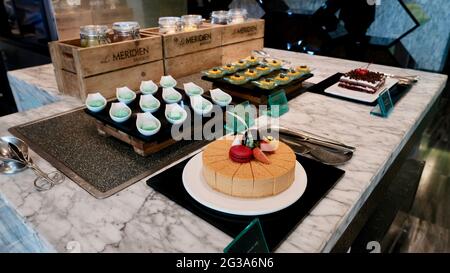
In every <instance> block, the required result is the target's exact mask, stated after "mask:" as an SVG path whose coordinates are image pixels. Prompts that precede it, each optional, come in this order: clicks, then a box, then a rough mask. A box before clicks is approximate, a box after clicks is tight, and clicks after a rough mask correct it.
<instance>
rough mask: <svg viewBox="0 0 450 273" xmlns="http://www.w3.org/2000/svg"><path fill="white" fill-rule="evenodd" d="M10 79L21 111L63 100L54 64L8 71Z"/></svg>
mask: <svg viewBox="0 0 450 273" xmlns="http://www.w3.org/2000/svg"><path fill="white" fill-rule="evenodd" d="M8 81H9V85H10V87H11V91H12V93H13V96H14V100H15V102H16V105H17V109H18V110H19V112H23V111H27V110H30V109H33V108H37V107H40V106H42V105H46V104H50V103H53V102H56V101H59V100H61V98H62V97H63V95H62V94H61V93H60V92H59V91H58V87H57V85H56V78H55V74H54V72H53V65H52V64H46V65H40V66H35V67H31V68H27V69H19V70H13V71H9V72H8Z"/></svg>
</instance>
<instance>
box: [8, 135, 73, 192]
mask: <svg viewBox="0 0 450 273" xmlns="http://www.w3.org/2000/svg"><path fill="white" fill-rule="evenodd" d="M8 146H9V148H10V151H11V154H12V156H13V158H11V159H10V160H15V161H18V162H20V163H22V164H24V165H26V166H27V167H28V168H30V169H32V170H33V171H34V173H35V174H36V176H37V177H36V179H35V180H34V186H35V187H36V189H37V190H38V191H46V190H49V189H51V188H53V186H55V185H57V184H60V183H62V182H63V181H64V179H65V177H64V175H63V174H62V173H60V172H59V171H54V172H51V173H48V174H47V173H45V172H44V171H42V169H40V168H39V167H38V166H37V165H36V164H35V163H34V162H33V160H32V159H31V157H30V156H29V155H28V154H25V153H23V151H22V150H21V149H20V148H19V147H17V146H16V145H14V144H12V143H8Z"/></svg>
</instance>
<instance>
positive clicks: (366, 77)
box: [344, 69, 385, 83]
mask: <svg viewBox="0 0 450 273" xmlns="http://www.w3.org/2000/svg"><path fill="white" fill-rule="evenodd" d="M344 76H346V77H349V78H350V79H354V80H360V81H366V82H370V83H376V82H379V81H381V80H383V78H385V75H384V74H383V73H379V72H373V71H367V73H365V74H362V73H360V72H359V71H357V70H356V69H354V70H352V71H350V72H347V73H345V74H344Z"/></svg>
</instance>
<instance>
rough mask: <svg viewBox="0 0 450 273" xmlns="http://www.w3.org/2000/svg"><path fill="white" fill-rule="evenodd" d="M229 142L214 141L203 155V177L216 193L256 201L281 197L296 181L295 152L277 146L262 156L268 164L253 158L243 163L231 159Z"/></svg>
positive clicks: (284, 145) (280, 145) (230, 144)
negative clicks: (278, 195)
mask: <svg viewBox="0 0 450 273" xmlns="http://www.w3.org/2000/svg"><path fill="white" fill-rule="evenodd" d="M232 143H233V142H232V141H231V140H216V141H214V142H212V143H211V144H209V145H208V146H206V148H205V150H204V151H203V155H202V157H203V176H204V178H205V179H206V181H207V183H208V184H209V185H210V186H211V187H212V188H213V189H215V190H217V191H219V192H222V193H225V194H228V195H232V196H237V197H246V198H259V197H266V196H272V195H276V194H279V193H281V192H282V191H284V190H286V189H287V188H289V187H290V186H291V185H292V182H294V178H295V165H296V157H295V153H294V151H292V149H291V148H289V147H288V146H287V145H286V144H284V143H282V142H279V144H278V148H277V149H276V150H275V151H273V152H270V153H264V155H265V156H266V158H267V159H268V162H261V161H260V160H257V159H255V158H252V159H251V160H249V162H246V163H239V162H236V161H234V160H232V159H230V148H231V146H232Z"/></svg>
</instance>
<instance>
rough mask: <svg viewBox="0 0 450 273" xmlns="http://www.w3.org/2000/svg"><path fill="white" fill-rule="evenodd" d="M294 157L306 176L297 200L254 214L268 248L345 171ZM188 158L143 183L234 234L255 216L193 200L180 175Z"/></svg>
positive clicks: (228, 232)
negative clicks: (274, 210) (304, 185)
mask: <svg viewBox="0 0 450 273" xmlns="http://www.w3.org/2000/svg"><path fill="white" fill-rule="evenodd" d="M297 160H298V161H299V162H300V163H301V164H302V166H303V168H305V171H306V174H307V177H308V183H307V186H306V190H305V193H304V194H303V195H302V197H301V198H300V199H299V200H298V201H297V202H295V203H294V204H292V205H291V206H289V207H287V208H285V209H283V210H281V211H278V212H275V213H271V214H267V215H261V216H258V218H259V219H260V221H261V225H262V229H263V231H264V234H265V237H266V241H267V244H268V246H269V249H270V250H271V251H274V250H275V249H276V248H277V247H278V246H279V245H280V243H281V242H282V241H283V240H284V239H285V238H286V237H287V236H288V235H289V234H290V233H291V231H292V230H294V228H295V227H296V226H297V225H298V224H299V222H300V221H301V220H302V219H303V218H304V217H305V216H306V215H307V214H308V212H309V211H310V210H311V209H312V208H313V207H314V206H315V205H316V204H317V202H318V201H320V200H321V199H322V197H323V196H325V194H326V193H327V192H328V191H329V190H330V189H331V188H332V187H333V186H334V185H335V183H336V182H337V181H338V180H339V179H340V178H341V177H342V176H343V175H344V173H345V172H344V171H343V170H341V169H338V168H335V167H332V166H328V165H325V164H322V163H320V162H317V161H314V160H312V159H308V158H305V157H301V156H297ZM188 161H189V159H186V160H184V161H183V162H180V163H179V164H177V165H175V166H173V167H172V168H170V169H167V170H166V171H164V172H162V173H160V174H158V175H156V176H154V177H152V178H150V179H149V180H147V184H148V185H149V186H150V187H152V188H153V189H155V190H156V191H158V192H160V193H162V194H164V195H165V196H166V197H168V198H169V199H171V200H172V201H174V202H176V203H177V204H178V205H180V206H182V207H184V208H185V209H187V210H189V211H191V212H192V213H194V214H195V215H197V216H199V217H200V218H202V219H203V220H205V221H207V222H208V223H210V224H211V225H213V226H215V227H216V228H218V229H220V230H222V231H223V232H225V233H226V234H228V235H230V236H231V237H233V238H234V237H235V236H237V235H238V234H239V233H240V232H241V231H242V230H243V229H244V228H245V227H246V226H247V225H248V224H249V223H250V222H251V221H252V220H253V219H254V218H255V217H249V216H236V215H231V214H226V213H221V212H218V211H215V210H212V209H209V208H207V207H205V206H203V205H202V204H200V203H198V202H197V201H195V200H194V199H193V198H192V197H191V196H190V195H189V194H188V193H187V191H186V190H185V188H184V186H183V181H182V178H181V177H182V172H183V169H184V166H185V165H186V164H187V162H188ZM224 248H225V246H224Z"/></svg>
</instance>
